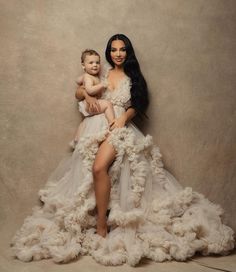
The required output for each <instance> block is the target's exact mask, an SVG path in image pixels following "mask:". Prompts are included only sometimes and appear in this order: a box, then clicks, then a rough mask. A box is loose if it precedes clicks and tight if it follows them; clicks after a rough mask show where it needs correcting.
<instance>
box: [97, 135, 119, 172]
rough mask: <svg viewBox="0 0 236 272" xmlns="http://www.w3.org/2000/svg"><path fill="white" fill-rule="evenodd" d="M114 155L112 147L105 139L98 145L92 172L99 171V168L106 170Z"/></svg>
mask: <svg viewBox="0 0 236 272" xmlns="http://www.w3.org/2000/svg"><path fill="white" fill-rule="evenodd" d="M115 156H116V151H115V149H114V147H113V146H112V145H111V144H109V143H108V140H105V141H104V142H103V143H102V144H101V145H100V147H99V149H98V152H97V154H96V157H95V161H94V165H93V172H95V173H96V172H99V171H101V170H108V168H109V166H110V165H111V164H112V162H113V161H114V159H115Z"/></svg>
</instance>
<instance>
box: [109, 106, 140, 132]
mask: <svg viewBox="0 0 236 272" xmlns="http://www.w3.org/2000/svg"><path fill="white" fill-rule="evenodd" d="M135 115H136V111H135V109H134V108H128V109H127V111H126V112H124V113H123V114H121V116H120V117H118V118H116V119H115V120H114V121H113V122H112V123H111V125H110V129H111V130H113V129H114V128H122V127H124V126H125V125H126V124H127V123H128V122H129V121H130V120H131V119H132V118H133V117H134V116H135Z"/></svg>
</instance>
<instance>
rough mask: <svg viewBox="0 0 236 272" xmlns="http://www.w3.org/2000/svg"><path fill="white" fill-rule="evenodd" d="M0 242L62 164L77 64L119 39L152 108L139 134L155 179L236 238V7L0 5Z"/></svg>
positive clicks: (208, 0) (224, 2)
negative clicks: (211, 208) (194, 197)
mask: <svg viewBox="0 0 236 272" xmlns="http://www.w3.org/2000/svg"><path fill="white" fill-rule="evenodd" d="M0 4H1V8H0V15H1V17H0V18H1V19H0V20H1V21H0V27H1V44H0V46H1V51H0V52H1V53H0V61H1V67H0V72H1V81H0V84H1V93H0V96H1V97H0V106H1V107H0V122H1V138H0V148H1V164H0V171H1V175H0V178H1V183H0V186H1V187H0V194H1V199H0V205H1V207H0V220H1V224H0V231H1V233H2V234H3V236H4V239H3V240H1V242H2V241H5V242H4V243H3V244H2V245H6V244H7V243H8V241H9V240H10V237H11V236H12V235H13V233H14V232H15V230H16V229H18V228H19V227H20V225H21V223H22V221H23V218H24V217H25V216H26V215H28V214H30V211H31V208H32V206H33V205H34V204H35V203H36V202H37V191H38V190H39V188H41V187H42V186H43V185H44V183H45V181H46V179H47V177H48V176H49V174H50V173H51V172H52V171H53V169H54V168H55V167H56V166H57V164H58V163H59V161H60V160H61V159H62V158H63V157H65V156H66V155H67V154H68V153H69V151H68V150H69V149H68V145H67V143H68V142H69V141H70V140H71V139H72V136H73V133H74V131H75V128H76V127H77V125H78V123H79V120H80V116H79V114H78V113H77V109H76V102H75V99H74V92H75V88H76V85H75V78H76V77H77V75H79V74H80V73H81V68H80V54H81V51H82V50H83V49H85V48H87V47H92V48H94V49H97V50H98V51H99V52H100V53H101V55H102V58H103V59H104V48H105V45H106V42H107V40H108V38H109V37H110V36H111V35H112V34H115V33H124V34H126V35H127V36H129V37H130V39H131V41H132V42H133V45H134V48H135V50H136V53H137V56H138V58H139V60H140V64H141V68H142V71H143V73H144V75H145V77H146V79H147V82H148V85H149V88H150V95H151V105H150V107H149V111H148V115H149V118H150V119H149V121H148V122H146V123H145V124H143V131H144V132H145V133H150V134H151V135H153V137H154V140H155V142H156V143H157V144H158V145H159V147H160V149H161V152H162V154H163V159H164V162H165V165H166V168H167V169H168V170H169V171H170V172H171V173H173V174H174V175H175V176H176V177H177V178H178V180H179V181H180V182H181V183H182V184H183V185H184V186H191V187H193V188H194V189H195V190H197V191H199V192H201V193H203V194H205V195H206V196H207V197H208V198H209V199H210V200H212V201H214V202H216V203H219V204H221V205H222V206H223V208H224V209H225V210H226V212H227V215H228V219H229V221H228V222H229V225H230V226H232V227H233V228H234V229H235V230H236V218H235V216H234V214H235V210H236V198H235V193H236V185H235V176H236V158H235V154H236V141H235V139H236V126H235V122H236V118H235V117H236V116H235V115H236V112H235V101H236V100H235V99H236V94H235V87H236V65H235V44H236V33H235V29H236V24H235V21H236V1H234V0H232V1H230V0H197V1H195V0H174V1H171V0H165V1H164V0H163V1H161V0H149V1H145V0H129V1H127V0H119V1H117V0H100V1H96V0H89V1H85V0H69V1H66V0H58V1H56V0H32V1H31V0H27V1H26V0H22V1H17V0H9V1H4V0H1V1H0Z"/></svg>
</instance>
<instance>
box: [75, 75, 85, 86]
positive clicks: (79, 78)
mask: <svg viewBox="0 0 236 272" xmlns="http://www.w3.org/2000/svg"><path fill="white" fill-rule="evenodd" d="M76 83H77V84H78V85H83V83H84V75H82V76H79V77H78V78H77V79H76Z"/></svg>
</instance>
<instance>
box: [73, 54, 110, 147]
mask: <svg viewBox="0 0 236 272" xmlns="http://www.w3.org/2000/svg"><path fill="white" fill-rule="evenodd" d="M81 64H82V67H83V69H84V74H83V75H82V76H81V77H80V78H79V80H78V81H77V83H78V84H79V85H83V86H84V88H85V90H86V92H87V93H88V94H89V95H91V96H95V97H97V98H98V101H97V102H98V104H99V106H100V111H99V112H96V113H89V112H88V105H87V102H86V101H85V100H83V101H80V102H79V111H80V112H81V113H82V114H83V115H84V116H85V117H87V116H92V115H95V114H100V113H104V114H105V116H106V118H107V121H108V124H109V125H110V124H111V123H112V122H113V120H114V118H115V114H114V110H113V106H112V103H111V102H110V101H107V100H104V99H100V97H101V94H102V92H103V91H104V90H105V89H106V88H107V84H105V83H104V82H100V79H99V72H100V55H99V54H98V53H97V52H96V51H95V50H92V49H86V50H85V51H83V52H82V55H81ZM80 130H81V126H79V128H78V130H77V132H76V135H75V138H74V140H73V141H72V142H71V143H70V145H71V147H72V148H75V146H76V144H77V143H78V139H79V136H80Z"/></svg>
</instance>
